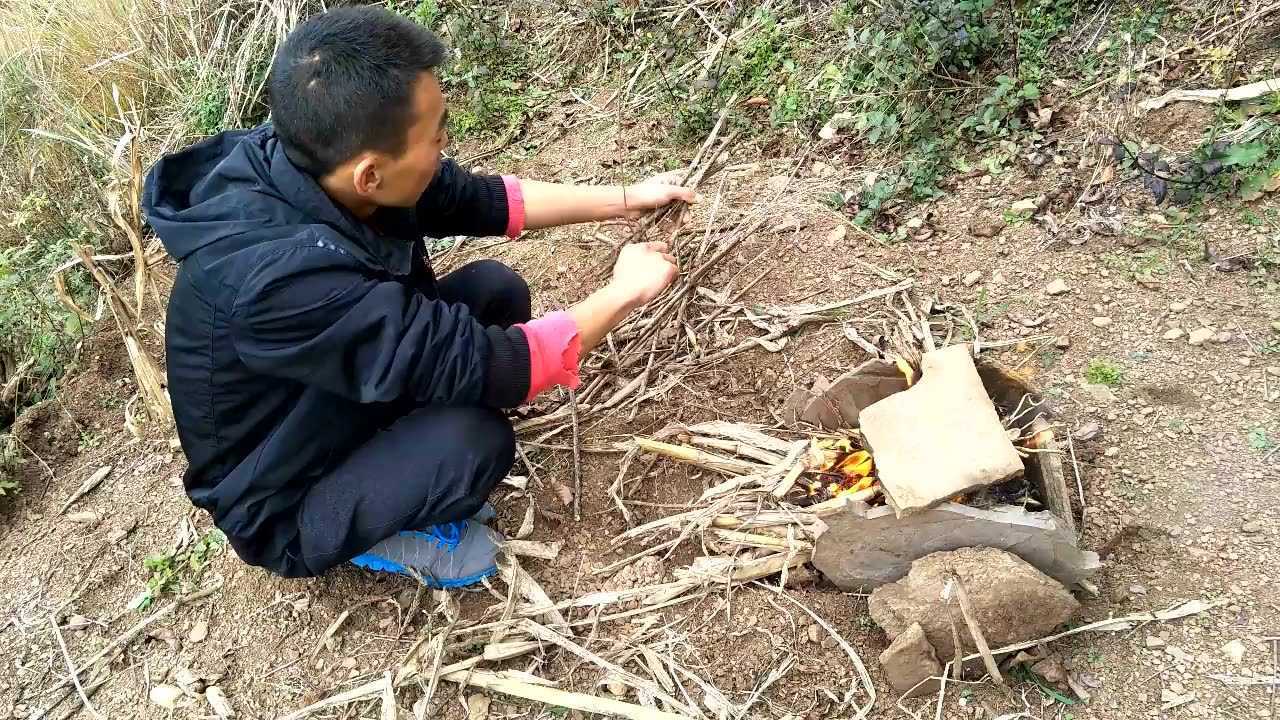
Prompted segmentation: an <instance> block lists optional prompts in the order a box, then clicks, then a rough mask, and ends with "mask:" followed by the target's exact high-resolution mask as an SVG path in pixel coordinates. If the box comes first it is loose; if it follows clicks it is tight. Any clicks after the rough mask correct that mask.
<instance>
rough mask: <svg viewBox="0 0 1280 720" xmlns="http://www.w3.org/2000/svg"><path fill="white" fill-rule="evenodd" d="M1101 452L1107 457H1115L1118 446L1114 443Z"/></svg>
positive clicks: (1117, 452) (1118, 452)
mask: <svg viewBox="0 0 1280 720" xmlns="http://www.w3.org/2000/svg"><path fill="white" fill-rule="evenodd" d="M1102 454H1103V455H1106V456H1107V457H1109V458H1113V457H1117V456H1118V455H1120V448H1118V447H1116V446H1115V445H1112V446H1111V447H1109V448H1107V450H1106V452H1104V453H1102Z"/></svg>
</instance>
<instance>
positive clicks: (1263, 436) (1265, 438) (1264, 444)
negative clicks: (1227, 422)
mask: <svg viewBox="0 0 1280 720" xmlns="http://www.w3.org/2000/svg"><path fill="white" fill-rule="evenodd" d="M1246 437H1247V438H1248V440H1249V447H1250V448H1251V449H1253V450H1260V451H1261V450H1270V449H1272V448H1274V447H1275V446H1276V441H1275V440H1273V439H1272V438H1271V435H1269V434H1268V433H1267V429H1266V428H1264V427H1262V426H1258V427H1253V428H1249V432H1248V434H1247V435H1246Z"/></svg>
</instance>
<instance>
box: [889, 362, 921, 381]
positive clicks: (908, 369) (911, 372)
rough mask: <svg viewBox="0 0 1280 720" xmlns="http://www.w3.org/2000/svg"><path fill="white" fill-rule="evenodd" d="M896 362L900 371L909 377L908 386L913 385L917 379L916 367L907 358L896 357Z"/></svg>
mask: <svg viewBox="0 0 1280 720" xmlns="http://www.w3.org/2000/svg"><path fill="white" fill-rule="evenodd" d="M893 362H894V364H895V365H897V366H898V372H901V373H902V376H903V377H905V378H906V379H907V387H911V386H912V385H914V384H915V381H916V369H915V368H914V367H912V366H911V363H909V362H907V361H906V359H905V358H901V357H899V358H894V361H893Z"/></svg>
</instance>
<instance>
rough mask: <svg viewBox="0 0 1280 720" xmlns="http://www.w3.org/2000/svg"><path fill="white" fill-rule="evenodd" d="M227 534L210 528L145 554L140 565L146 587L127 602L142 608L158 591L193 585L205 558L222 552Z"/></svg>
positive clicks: (205, 561)
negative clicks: (179, 544) (177, 544)
mask: <svg viewBox="0 0 1280 720" xmlns="http://www.w3.org/2000/svg"><path fill="white" fill-rule="evenodd" d="M226 541H227V538H226V536H225V535H223V534H222V532H221V531H219V530H210V531H209V532H207V533H205V534H204V535H201V536H200V538H199V539H198V540H196V541H195V542H193V543H191V544H189V545H187V546H186V547H185V548H182V549H180V550H170V551H168V552H165V553H159V554H156V555H148V556H147V557H146V559H144V560H143V561H142V567H143V568H144V569H146V570H147V571H148V572H149V573H150V576H149V577H148V578H147V587H146V589H145V590H143V591H142V592H141V593H140V594H139V595H138V596H137V597H135V598H134V599H133V602H131V603H130V608H131V609H134V610H145V609H147V608H148V607H150V606H151V604H152V603H153V602H155V601H156V599H157V598H159V597H160V596H161V595H163V594H164V593H166V592H169V591H170V590H173V589H175V588H179V589H181V590H184V591H185V589H189V588H191V587H194V586H195V585H196V583H198V582H199V580H200V575H201V574H202V573H203V572H204V569H205V567H206V566H207V565H208V563H209V561H210V560H212V559H213V558H215V557H217V555H218V554H219V553H221V552H222V548H223V546H224V545H225V544H226Z"/></svg>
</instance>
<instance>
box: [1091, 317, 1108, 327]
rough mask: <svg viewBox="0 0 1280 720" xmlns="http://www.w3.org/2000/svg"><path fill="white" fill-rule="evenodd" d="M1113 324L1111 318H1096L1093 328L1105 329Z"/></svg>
mask: <svg viewBox="0 0 1280 720" xmlns="http://www.w3.org/2000/svg"><path fill="white" fill-rule="evenodd" d="M1111 322H1112V320H1111V318H1109V317H1096V318H1094V319H1093V326H1094V327H1100V328H1104V327H1108V326H1109V325H1111Z"/></svg>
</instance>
